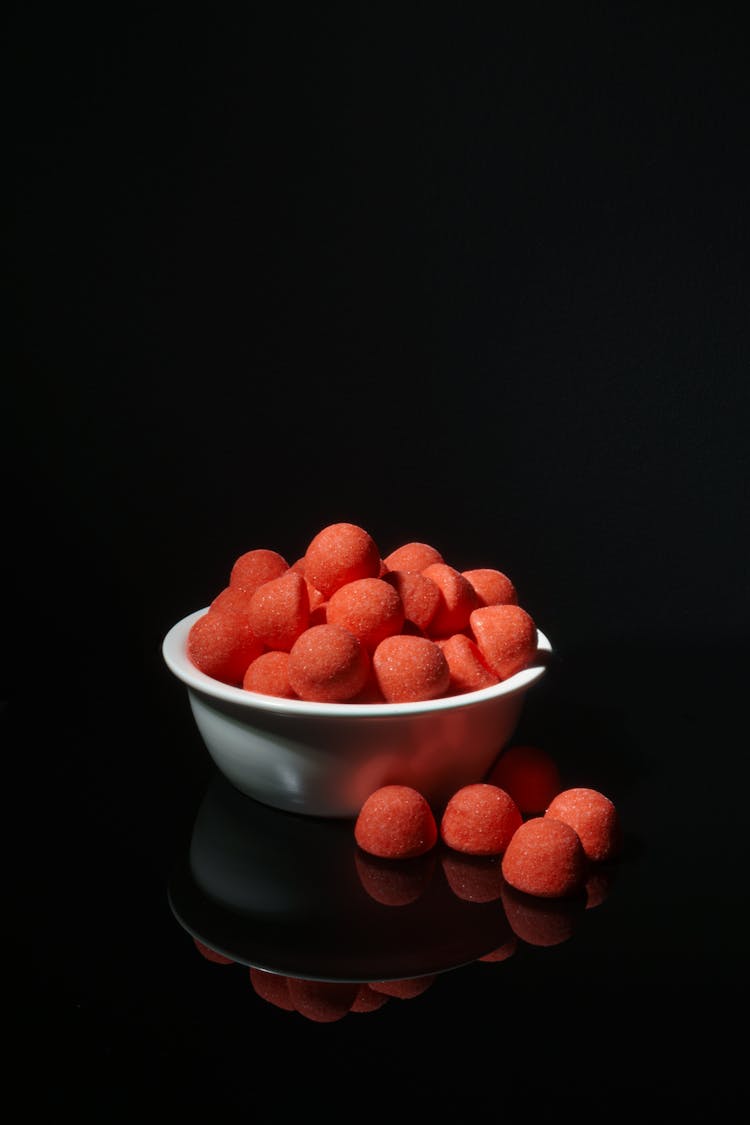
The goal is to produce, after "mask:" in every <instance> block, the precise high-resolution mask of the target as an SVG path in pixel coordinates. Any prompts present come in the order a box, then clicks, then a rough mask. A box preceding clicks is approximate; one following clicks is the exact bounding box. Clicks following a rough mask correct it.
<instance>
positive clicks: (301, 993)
mask: <svg viewBox="0 0 750 1125" xmlns="http://www.w3.org/2000/svg"><path fill="white" fill-rule="evenodd" d="M288 981H289V999H290V1000H291V1002H292V1004H293V1005H294V1007H295V1009H296V1011H298V1012H299V1014H300V1015H301V1016H304V1017H305V1019H308V1020H312V1021H313V1023H335V1022H336V1021H337V1020H340V1019H343V1018H344V1016H345V1015H346V1014H347V1013H348V1012H349V1010H350V1008H351V1006H352V1004H353V1003H354V1001H355V1000H356V998H357V992H358V990H359V985H358V984H356V983H349V982H348V981H327V980H301V979H300V978H298V977H288Z"/></svg>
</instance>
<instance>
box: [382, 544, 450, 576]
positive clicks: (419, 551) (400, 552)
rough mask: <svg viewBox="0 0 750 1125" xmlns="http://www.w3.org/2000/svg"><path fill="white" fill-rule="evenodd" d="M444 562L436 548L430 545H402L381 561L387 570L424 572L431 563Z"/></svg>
mask: <svg viewBox="0 0 750 1125" xmlns="http://www.w3.org/2000/svg"><path fill="white" fill-rule="evenodd" d="M441 562H445V560H444V558H443V556H442V554H441V553H440V551H438V549H437V547H433V546H432V544H431V543H419V542H414V543H402V545H401V546H400V547H396V549H395V550H394V551H391V553H390V554H389V555H386V557H385V558H384V559H383V563H384V565H385V567H386V569H387V570H424V568H425V567H426V566H430V565H431V564H432V563H441Z"/></svg>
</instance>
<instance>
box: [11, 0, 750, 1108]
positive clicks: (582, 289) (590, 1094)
mask: <svg viewBox="0 0 750 1125" xmlns="http://www.w3.org/2000/svg"><path fill="white" fill-rule="evenodd" d="M6 43H7V47H8V52H9V56H10V58H9V62H10V68H9V71H10V73H11V74H12V75H13V76H14V77H13V79H12V81H11V87H12V97H11V99H10V103H11V107H12V108H11V113H10V117H11V122H10V123H11V131H10V138H11V143H12V144H13V146H14V147H13V151H12V154H11V156H12V168H13V174H14V180H15V209H14V212H13V219H12V221H11V224H10V230H9V234H10V246H11V261H12V267H11V268H12V274H11V294H10V302H9V305H10V309H11V314H12V317H11V319H12V333H11V336H12V345H11V357H10V364H9V368H10V370H11V374H12V379H11V382H10V388H9V406H10V415H9V423H8V424H7V426H6V431H7V441H6V443H5V452H6V455H7V456H8V462H7V467H6V474H5V479H6V481H7V482H8V492H9V502H10V503H9V508H10V514H11V520H10V522H9V530H10V534H9V537H8V540H7V543H6V548H5V552H4V554H5V559H4V562H5V565H6V566H7V567H8V571H7V580H6V601H7V604H8V606H9V608H10V610H11V618H10V619H11V620H12V621H16V620H17V621H18V626H19V627H18V629H15V627H14V629H13V631H12V639H11V640H9V641H8V643H7V644H6V645H5V646H4V647H5V649H6V651H5V661H6V664H5V667H6V676H5V678H6V681H7V684H8V689H7V692H6V693H5V695H6V698H7V704H6V706H5V708H4V712H3V714H4V720H5V721H4V730H5V735H6V739H7V742H6V746H7V749H6V760H7V761H8V763H9V764H10V765H11V776H10V778H9V783H8V805H9V809H8V815H9V823H10V825H11V829H12V840H11V849H10V867H11V870H12V874H13V888H14V894H15V895H17V903H18V906H17V910H16V911H15V913H14V918H15V919H16V922H17V924H16V925H14V927H13V929H14V932H15V934H16V936H18V938H19V939H20V944H19V950H18V953H17V955H16V957H15V959H14V962H13V969H14V975H16V976H17V977H18V978H19V980H20V984H21V989H20V993H21V1004H20V1007H19V1011H20V1017H19V1020H18V1025H19V1030H23V1031H24V1033H25V1036H24V1044H25V1051H24V1054H25V1056H26V1057H32V1058H33V1059H34V1061H35V1064H36V1066H35V1069H36V1071H37V1074H36V1077H35V1078H34V1079H33V1081H32V1084H31V1088H30V1091H29V1093H30V1095H31V1096H32V1097H33V1098H35V1099H36V1100H37V1101H38V1103H39V1104H40V1105H41V1106H44V1107H50V1108H56V1109H61V1108H66V1109H72V1110H78V1111H79V1112H81V1113H91V1114H92V1116H93V1117H94V1118H95V1119H96V1120H120V1119H122V1120H125V1121H136V1120H142V1119H143V1117H144V1116H148V1115H150V1114H152V1113H156V1114H158V1119H160V1120H165V1119H171V1115H172V1114H173V1115H174V1117H175V1119H177V1118H178V1117H182V1116H183V1114H184V1113H185V1112H187V1111H188V1110H190V1109H194V1108H196V1107H197V1108H198V1109H199V1110H200V1111H201V1112H202V1113H203V1112H210V1113H213V1114H214V1115H218V1119H219V1120H230V1119H234V1118H233V1115H234V1114H235V1113H238V1112H240V1111H242V1112H261V1113H262V1114H263V1116H264V1117H265V1118H266V1119H272V1120H275V1119H277V1116H278V1118H279V1119H281V1118H282V1117H283V1118H285V1115H286V1114H287V1113H296V1112H300V1111H301V1110H310V1111H312V1110H319V1111H322V1112H329V1111H330V1112H331V1113H333V1114H334V1115H336V1116H340V1117H343V1116H344V1115H345V1114H346V1116H347V1117H348V1116H349V1114H350V1113H351V1112H360V1111H359V1109H357V1107H361V1106H364V1105H366V1104H371V1105H373V1106H374V1107H377V1108H378V1109H379V1111H381V1112H385V1111H386V1110H388V1111H389V1112H392V1113H393V1114H394V1115H397V1114H398V1113H399V1111H403V1112H404V1113H407V1112H409V1113H410V1112H413V1111H416V1109H420V1112H422V1113H423V1114H437V1113H438V1112H440V1111H441V1110H442V1111H443V1112H455V1111H457V1110H462V1111H463V1112H465V1113H467V1114H469V1113H472V1112H475V1111H477V1110H479V1109H481V1110H482V1111H483V1112H491V1113H493V1114H496V1115H498V1116H499V1117H502V1116H506V1117H508V1118H509V1119H511V1120H521V1119H523V1120H529V1119H531V1120H533V1119H534V1115H535V1113H538V1112H541V1111H542V1110H545V1111H546V1110H548V1109H551V1108H554V1107H555V1106H557V1105H565V1106H566V1107H568V1108H570V1109H572V1110H575V1111H576V1112H578V1113H579V1114H582V1115H587V1114H588V1113H591V1114H592V1115H593V1114H594V1113H597V1114H598V1113H599V1112H600V1111H601V1112H614V1111H615V1109H616V1108H618V1107H620V1108H623V1107H624V1108H625V1109H632V1110H633V1111H635V1110H636V1109H638V1110H639V1112H645V1108H644V1107H649V1106H650V1107H652V1109H653V1110H654V1112H657V1111H659V1112H661V1111H666V1110H668V1109H673V1110H674V1109H679V1110H680V1111H682V1110H685V1111H686V1110H687V1108H688V1107H690V1106H698V1107H701V1108H703V1109H704V1110H708V1109H709V1108H713V1109H716V1108H719V1107H720V1108H722V1109H723V1108H726V1107H729V1106H734V1105H736V1104H740V1103H741V1101H742V1100H743V1098H742V1089H741V1081H740V1078H741V1075H740V1074H739V1073H738V1070H737V1060H738V1058H739V1055H738V1048H739V1044H738V1043H737V1042H736V1041H735V1038H734V1032H733V1031H731V1030H730V1029H729V1025H728V1024H727V1022H726V1021H727V1016H728V1014H729V1013H730V1012H732V1011H734V1010H737V1008H738V1006H739V1012H740V1029H741V1027H742V1019H743V1017H742V1015H741V1012H742V1010H743V1009H742V1007H741V1005H742V1004H743V1002H744V1000H746V991H745V982H746V973H745V965H746V949H745V935H746V923H744V922H743V915H744V916H745V917H746V915H747V874H746V867H745V860H746V856H747V848H746V838H745V829H744V818H745V799H744V798H745V792H746V783H747V765H746V756H747V752H746V728H745V725H744V722H743V720H744V704H743V696H744V692H745V690H746V687H745V685H746V674H747V655H746V648H745V645H746V638H747V633H748V617H749V614H748V609H749V602H750V599H748V581H747V573H748V553H747V549H746V542H747V535H746V523H747V473H748V458H747V427H748V421H749V420H750V412H749V411H748V390H747V372H748V359H749V358H750V350H749V349H748V332H747V323H748V311H749V310H748V222H747V193H748V179H747V175H746V173H745V171H744V166H745V161H746V158H747V130H746V118H747V108H748V99H747V93H748V90H747V80H746V70H747V66H746V63H747V57H746V55H747V53H746V43H745V40H744V39H743V36H742V34H741V32H740V24H739V21H738V19H737V18H736V12H735V9H733V8H731V7H728V6H719V7H718V8H712V9H710V10H709V9H708V8H705V7H702V6H697V5H696V6H691V5H677V4H662V5H608V4H605V5H587V4H583V5H573V6H572V8H571V7H570V6H567V7H565V8H564V9H563V7H562V6H561V7H559V8H555V7H552V6H550V7H549V8H547V7H546V6H545V7H538V6H536V5H531V6H524V7H523V9H521V10H520V11H519V10H516V9H512V8H510V7H508V8H507V10H506V6H499V7H498V9H497V10H495V9H494V8H491V7H490V6H484V5H478V6H468V10H466V9H465V8H464V9H462V8H459V7H452V8H449V9H447V10H441V9H436V8H434V7H433V6H428V5H414V6H408V7H407V9H406V10H403V9H399V8H397V7H395V8H388V7H386V8H385V9H383V8H378V7H377V6H373V5H361V4H353V5H342V6H329V7H326V6H323V7H322V8H321V9H315V10H313V9H311V8H308V7H307V6H304V8H301V9H300V10H297V9H296V8H295V7H294V6H287V5H277V6H275V7H273V8H272V9H271V10H270V12H266V11H264V10H263V9H262V8H260V7H257V8H255V7H253V6H250V7H249V11H248V12H246V13H243V14H242V15H237V14H236V13H231V12H227V11H221V10H214V9H210V10H206V11H205V12H202V13H199V14H190V13H189V12H187V11H186V10H183V11H180V10H176V11H174V12H171V11H170V12H168V11H166V10H161V11H154V10H153V9H151V8H149V7H142V8H139V7H138V6H137V5H128V6H127V7H124V6H123V7H118V6H116V5H115V6H106V7H104V8H101V9H96V10H93V9H92V10H87V9H85V8H74V9H73V10H71V9H70V8H68V7H60V8H57V9H54V10H52V11H48V10H46V9H43V8H42V7H41V6H37V5H34V4H31V5H24V6H23V7H19V9H18V11H17V12H16V13H14V15H13V16H12V18H11V20H10V24H9V35H8V37H7V41H6ZM339 520H348V521H351V522H354V523H357V524H360V525H361V526H363V527H365V528H366V529H367V530H368V531H370V533H371V534H372V535H373V537H374V538H375V539H376V541H377V542H378V544H379V545H380V546H381V549H382V552H383V554H386V553H388V551H390V550H392V549H393V548H394V547H395V546H397V545H399V543H400V542H403V541H407V540H421V541H425V542H430V543H433V544H434V545H436V546H437V547H438V548H439V549H440V550H441V551H442V552H443V554H444V556H445V557H446V558H447V559H448V561H450V562H452V563H453V565H456V566H458V567H459V568H460V569H463V568H466V567H469V566H497V567H499V568H500V569H502V570H504V571H505V572H506V573H507V574H509V575H510V576H511V577H512V578H513V579H514V581H515V583H516V586H517V588H518V590H519V593H520V597H521V601H522V604H523V605H525V606H526V608H527V609H528V610H529V611H530V612H531V613H532V614H533V616H534V617H535V619H536V620H537V623H538V624H539V626H540V628H542V629H543V630H544V631H545V633H547V635H548V636H549V637H550V639H551V641H552V644H553V646H554V649H555V660H554V662H553V664H552V666H551V668H550V670H549V674H548V675H547V676H546V677H545V680H544V683H543V686H542V687H540V689H539V691H538V692H537V693H536V694H535V696H534V698H533V700H532V701H530V704H529V708H528V710H527V712H526V713H525V716H524V719H523V724H524V725H523V727H522V729H521V731H519V737H528V738H529V739H530V740H537V741H539V742H541V743H543V744H544V745H545V746H546V747H547V749H549V750H550V751H551V752H552V753H553V754H555V755H556V756H557V757H558V759H559V760H560V762H561V764H562V766H563V768H564V773H565V777H566V779H567V780H569V781H570V783H571V784H581V785H591V786H594V787H600V788H602V789H604V790H605V791H606V792H608V793H609V795H610V796H611V797H612V798H613V799H614V800H615V801H616V802H617V803H618V805H619V807H620V809H621V812H622V815H623V818H624V823H625V828H626V842H627V847H626V851H625V855H624V858H623V862H622V870H621V872H620V876H619V877H618V880H617V881H616V883H615V886H614V888H613V890H612V893H611V895H610V897H609V898H608V899H607V900H606V902H605V903H603V904H602V906H601V907H599V908H598V909H597V910H596V911H591V912H589V916H587V919H586V921H587V923H588V925H587V926H585V927H582V931H583V932H582V933H581V934H576V935H575V936H574V937H573V938H572V939H571V940H570V941H569V942H566V943H565V944H564V945H561V946H560V947H557V948H555V949H544V950H535V949H525V950H524V951H523V955H522V956H518V955H517V956H516V957H515V958H514V959H512V960H511V961H509V962H507V963H505V964H503V965H496V966H482V968H483V969H485V968H488V969H489V970H490V972H493V971H494V972H495V974H496V975H495V976H494V977H493V978H492V983H489V982H490V976H489V974H486V973H485V974H484V975H483V974H482V973H479V972H478V971H477V970H478V969H479V966H477V965H472V966H468V967H464V968H463V969H459V970H456V971H455V972H449V973H446V974H445V975H444V976H441V978H439V979H438V981H437V983H436V985H435V986H434V987H433V988H432V989H431V990H430V991H429V993H427V994H425V995H423V996H422V997H420V998H417V999H415V1000H413V1001H410V1002H408V1003H407V1002H400V1004H398V1005H394V1004H390V1005H388V1006H387V1007H386V1008H385V1009H383V1010H381V1011H380V1012H378V1013H374V1014H371V1015H366V1016H365V1015H360V1016H354V1015H352V1016H349V1017H347V1018H346V1019H345V1020H343V1021H342V1022H340V1023H336V1024H332V1025H329V1026H318V1025H315V1024H313V1023H310V1022H309V1021H304V1020H303V1019H302V1017H300V1016H296V1015H292V1014H289V1013H285V1012H281V1011H277V1010H275V1009H273V1008H271V1007H270V1006H269V1005H268V1004H265V1003H264V1002H263V1001H261V1000H260V999H259V998H257V997H256V996H255V995H254V994H253V993H252V992H251V990H250V989H249V987H248V986H247V983H246V981H245V980H244V978H243V971H242V969H241V968H239V967H237V966H234V967H231V968H229V970H228V972H226V971H225V969H226V967H223V968H219V967H217V966H215V965H211V964H208V963H205V962H203V961H202V959H200V958H199V957H198V956H197V955H196V953H195V951H194V949H193V948H192V946H191V944H190V941H189V939H188V938H187V935H186V934H185V933H184V931H183V930H182V929H181V928H180V927H179V926H178V925H177V923H176V921H175V919H174V918H173V916H172V914H171V912H170V910H169V907H168V903H167V896H166V886H167V882H168V879H169V874H170V871H171V870H172V867H173V864H174V863H175V861H176V859H177V857H178V856H179V855H180V854H181V850H182V848H183V846H184V841H185V838H186V834H187V835H189V832H190V825H191V823H192V817H193V815H194V812H195V809H196V807H197V803H198V802H199V800H200V797H201V794H202V793H203V791H204V789H205V786H206V785H207V784H208V781H209V779H210V776H211V772H210V769H209V766H208V762H207V761H206V756H205V752H204V751H203V748H202V745H201V744H200V742H199V740H198V736H197V733H196V731H195V729H194V727H193V725H192V720H191V718H190V716H189V712H188V706H187V700H186V698H185V697H184V693H183V690H182V688H181V686H180V685H179V684H177V683H176V682H175V681H174V680H173V679H172V678H171V676H170V675H169V673H168V672H167V670H166V668H165V666H164V664H163V661H162V658H161V641H162V638H163V636H164V634H165V633H166V631H167V630H168V628H169V627H170V626H171V625H172V624H173V623H174V622H175V621H176V620H178V619H179V618H181V617H183V616H184V615H185V614H187V613H189V612H192V611H193V610H195V609H198V608H200V607H202V606H204V605H206V604H207V603H208V601H209V600H210V599H211V598H212V597H213V596H214V594H215V593H216V592H218V590H219V589H221V587H222V586H223V585H224V584H225V582H226V579H227V575H228V571H229V568H230V566H231V563H232V562H233V560H234V558H235V557H236V556H237V555H239V554H240V553H242V552H243V551H245V550H248V549H250V548H253V547H270V548H272V549H275V550H278V551H280V552H281V553H282V554H284V555H285V556H287V557H288V558H289V561H290V562H291V561H293V560H294V559H295V558H297V557H298V556H299V555H300V554H302V553H303V551H304V548H305V546H306V544H307V542H308V541H309V539H310V538H311V537H312V535H313V534H314V533H315V532H316V531H318V530H319V529H320V528H321V527H323V526H325V525H326V524H328V523H331V522H336V521H339ZM230 974H231V975H230ZM353 1023H354V1026H352V1024H353ZM275 1067H278V1069H274V1068H275ZM344 1075H347V1076H348V1082H349V1086H348V1087H347V1089H348V1091H349V1092H348V1093H345V1091H344V1087H343V1086H342V1085H341V1082H342V1080H343V1076H344ZM261 1107H262V1108H261ZM353 1107H354V1108H353ZM362 1112H364V1111H363V1110H362ZM274 1115H277V1116H274ZM215 1119H216V1117H215Z"/></svg>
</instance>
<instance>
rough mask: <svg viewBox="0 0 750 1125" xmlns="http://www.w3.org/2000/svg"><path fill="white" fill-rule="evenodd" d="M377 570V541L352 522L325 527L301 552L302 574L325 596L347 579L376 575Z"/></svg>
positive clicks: (378, 565)
mask: <svg viewBox="0 0 750 1125" xmlns="http://www.w3.org/2000/svg"><path fill="white" fill-rule="evenodd" d="M380 570H381V558H380V551H379V549H378V545H377V543H376V542H375V540H374V539H373V538H372V536H371V535H370V534H369V532H367V531H365V530H364V528H362V527H359V526H358V525H357V524H353V523H332V524H329V525H328V526H327V527H324V528H323V529H322V530H321V531H319V532H318V533H317V535H314V536H313V538H312V539H311V540H310V542H309V544H308V546H307V550H306V551H305V554H304V573H305V578H306V579H307V580H308V582H311V583H312V584H313V586H314V587H315V588H316V589H317V590H320V592H321V594H323V596H324V598H326V599H328V598H330V596H331V594H333V593H335V592H336V590H338V589H339V588H340V587H341V586H344V585H345V584H346V583H347V582H354V581H355V580H356V579H357V578H378V577H379V576H380Z"/></svg>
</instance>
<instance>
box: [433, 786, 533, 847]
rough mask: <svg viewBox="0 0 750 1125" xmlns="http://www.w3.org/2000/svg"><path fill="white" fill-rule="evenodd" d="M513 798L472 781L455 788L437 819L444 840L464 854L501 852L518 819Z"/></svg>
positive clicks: (517, 809) (497, 788)
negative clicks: (440, 816)
mask: <svg viewBox="0 0 750 1125" xmlns="http://www.w3.org/2000/svg"><path fill="white" fill-rule="evenodd" d="M522 820H523V818H522V816H521V812H520V810H519V808H518V806H517V805H516V803H515V801H514V800H513V798H512V797H511V796H510V795H509V794H508V793H506V792H505V790H504V789H500V788H499V786H497V785H488V784H487V783H486V782H475V783H473V784H469V785H464V786H462V787H461V788H460V789H458V790H457V791H456V792H455V793H454V794H453V796H452V797H451V798H450V800H449V801H448V802H447V804H446V806H445V809H444V810H443V815H442V818H441V820H440V836H441V838H442V840H443V843H444V844H447V846H448V847H449V848H453V850H454V851H457V852H464V853H466V854H467V855H477V856H485V855H501V854H502V853H503V852H504V851H505V850H506V848H507V847H508V846H509V844H510V842H511V840H512V837H513V835H514V833H515V832H516V831H517V829H518V828H519V826H520V825H521V823H522Z"/></svg>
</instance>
